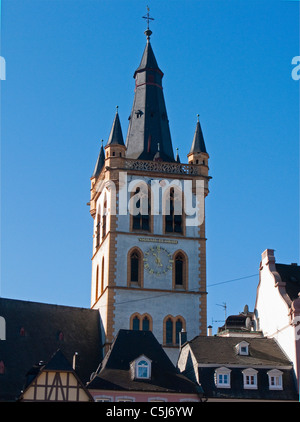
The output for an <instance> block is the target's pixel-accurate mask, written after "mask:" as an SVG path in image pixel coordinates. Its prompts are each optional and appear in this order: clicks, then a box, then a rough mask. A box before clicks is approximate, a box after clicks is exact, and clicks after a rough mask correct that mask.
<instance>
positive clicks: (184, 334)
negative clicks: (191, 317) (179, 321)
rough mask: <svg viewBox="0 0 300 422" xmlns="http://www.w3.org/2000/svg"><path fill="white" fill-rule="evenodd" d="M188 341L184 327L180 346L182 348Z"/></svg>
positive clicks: (181, 332)
mask: <svg viewBox="0 0 300 422" xmlns="http://www.w3.org/2000/svg"><path fill="white" fill-rule="evenodd" d="M186 342H187V332H186V331H184V330H183V329H182V330H181V331H180V333H179V348H180V349H181V347H182V346H183V345H184V343H186Z"/></svg>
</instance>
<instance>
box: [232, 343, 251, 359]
mask: <svg viewBox="0 0 300 422" xmlns="http://www.w3.org/2000/svg"><path fill="white" fill-rule="evenodd" d="M235 347H236V349H237V352H238V354H239V355H241V356H248V355H249V343H248V342H247V341H241V342H240V343H238V344H237V345H236V346H235ZM243 349H245V350H243Z"/></svg>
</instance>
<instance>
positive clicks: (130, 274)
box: [127, 248, 143, 287]
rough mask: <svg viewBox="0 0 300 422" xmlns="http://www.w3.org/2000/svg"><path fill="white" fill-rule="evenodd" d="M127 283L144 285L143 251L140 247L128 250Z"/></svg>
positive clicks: (129, 284)
mask: <svg viewBox="0 0 300 422" xmlns="http://www.w3.org/2000/svg"><path fill="white" fill-rule="evenodd" d="M127 285H128V286H135V287H142V286H143V253H142V251H141V250H140V249H139V248H133V249H131V250H130V251H129V252H128V256H127Z"/></svg>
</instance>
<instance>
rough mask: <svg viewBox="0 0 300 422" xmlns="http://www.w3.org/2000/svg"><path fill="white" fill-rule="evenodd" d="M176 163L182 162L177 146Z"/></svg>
mask: <svg viewBox="0 0 300 422" xmlns="http://www.w3.org/2000/svg"><path fill="white" fill-rule="evenodd" d="M175 161H176V163H180V158H179V154H178V148H176V158H175Z"/></svg>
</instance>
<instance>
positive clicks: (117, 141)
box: [107, 111, 124, 145]
mask: <svg viewBox="0 0 300 422" xmlns="http://www.w3.org/2000/svg"><path fill="white" fill-rule="evenodd" d="M107 145H124V140H123V133H122V128H121V123H120V118H119V113H118V111H117V112H116V114H115V118H114V121H113V124H112V128H111V131H110V134H109V138H108V141H107Z"/></svg>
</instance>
